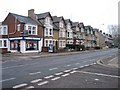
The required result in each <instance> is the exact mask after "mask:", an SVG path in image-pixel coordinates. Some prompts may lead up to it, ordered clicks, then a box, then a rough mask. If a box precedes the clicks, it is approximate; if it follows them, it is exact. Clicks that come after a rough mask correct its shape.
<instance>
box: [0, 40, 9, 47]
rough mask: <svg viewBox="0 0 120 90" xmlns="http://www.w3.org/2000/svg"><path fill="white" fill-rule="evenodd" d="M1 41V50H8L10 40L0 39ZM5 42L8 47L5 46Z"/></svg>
mask: <svg viewBox="0 0 120 90" xmlns="http://www.w3.org/2000/svg"><path fill="white" fill-rule="evenodd" d="M0 41H1V44H0V45H1V46H0V48H8V39H0ZM4 41H6V46H5V44H4Z"/></svg>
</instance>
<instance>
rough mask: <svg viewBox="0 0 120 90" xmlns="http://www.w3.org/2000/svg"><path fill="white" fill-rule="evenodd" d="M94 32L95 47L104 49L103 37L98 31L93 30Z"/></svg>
mask: <svg viewBox="0 0 120 90" xmlns="http://www.w3.org/2000/svg"><path fill="white" fill-rule="evenodd" d="M94 31H95V35H96V46H99V47H100V48H104V47H105V46H106V45H105V37H104V35H103V34H102V32H101V31H99V29H94Z"/></svg>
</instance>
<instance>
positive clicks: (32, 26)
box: [26, 25, 37, 35]
mask: <svg viewBox="0 0 120 90" xmlns="http://www.w3.org/2000/svg"><path fill="white" fill-rule="evenodd" d="M29 26H30V27H31V33H29V30H28V27H29ZM26 27H27V28H26V29H27V30H28V35H37V25H26ZM34 27H35V28H36V29H35V30H33V28H34ZM34 31H35V33H33V32H34Z"/></svg>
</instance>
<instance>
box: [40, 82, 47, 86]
mask: <svg viewBox="0 0 120 90" xmlns="http://www.w3.org/2000/svg"><path fill="white" fill-rule="evenodd" d="M47 83H48V81H44V82H41V83H39V84H38V85H39V86H41V85H44V84H47Z"/></svg>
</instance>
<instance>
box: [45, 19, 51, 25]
mask: <svg viewBox="0 0 120 90" xmlns="http://www.w3.org/2000/svg"><path fill="white" fill-rule="evenodd" d="M45 23H46V24H49V25H52V20H51V18H50V17H46V19H45Z"/></svg>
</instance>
